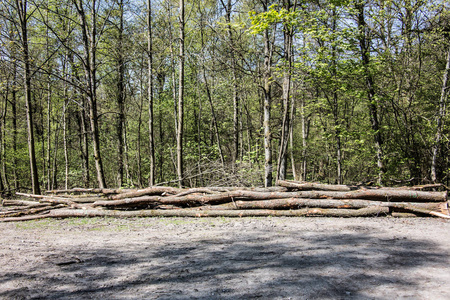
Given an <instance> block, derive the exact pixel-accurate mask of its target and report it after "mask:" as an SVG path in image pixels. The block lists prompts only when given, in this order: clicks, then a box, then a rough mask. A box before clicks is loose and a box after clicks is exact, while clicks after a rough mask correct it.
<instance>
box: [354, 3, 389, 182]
mask: <svg viewBox="0 0 450 300" xmlns="http://www.w3.org/2000/svg"><path fill="white" fill-rule="evenodd" d="M364 6H365V4H364V3H363V2H358V3H357V4H356V9H357V11H358V30H359V46H360V50H361V62H362V66H363V70H364V78H365V84H366V92H367V103H368V107H369V115H370V122H371V128H372V131H373V137H374V141H375V151H376V156H377V166H378V180H377V181H378V182H377V183H378V184H379V185H383V175H384V163H383V149H382V143H383V142H382V137H381V131H380V125H379V120H378V105H377V102H376V99H375V88H374V82H373V75H372V72H371V71H370V40H368V38H369V37H368V34H367V31H368V29H367V24H366V21H365V15H364Z"/></svg>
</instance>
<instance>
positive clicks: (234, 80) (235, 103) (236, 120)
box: [222, 0, 240, 170]
mask: <svg viewBox="0 0 450 300" xmlns="http://www.w3.org/2000/svg"><path fill="white" fill-rule="evenodd" d="M222 6H223V7H224V9H225V20H226V22H227V31H228V43H229V45H228V48H229V49H230V60H231V67H232V74H231V75H232V85H233V146H234V149H233V153H232V160H233V161H232V167H233V170H234V168H235V166H236V161H237V160H238V157H239V135H240V134H239V133H240V130H239V95H238V78H237V62H236V57H235V54H234V46H235V45H234V37H233V30H232V27H231V9H232V3H231V0H228V1H227V4H226V5H225V3H224V2H223V1H222Z"/></svg>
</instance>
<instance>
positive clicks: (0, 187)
mask: <svg viewBox="0 0 450 300" xmlns="http://www.w3.org/2000/svg"><path fill="white" fill-rule="evenodd" d="M9 86H10V84H9V83H6V89H5V90H4V95H5V97H4V99H5V101H4V106H3V107H2V110H1V116H0V168H1V172H0V193H2V192H3V191H4V190H5V187H6V186H8V183H7V182H8V181H7V177H6V174H7V172H6V163H5V162H6V158H5V143H6V141H5V134H4V132H5V129H6V113H7V110H8V96H9Z"/></svg>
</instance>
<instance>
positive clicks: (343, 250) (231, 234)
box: [0, 217, 450, 299]
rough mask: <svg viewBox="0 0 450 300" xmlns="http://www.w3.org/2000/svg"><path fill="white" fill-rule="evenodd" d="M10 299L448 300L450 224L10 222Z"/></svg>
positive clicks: (5, 251) (5, 234)
mask: <svg viewBox="0 0 450 300" xmlns="http://www.w3.org/2000/svg"><path fill="white" fill-rule="evenodd" d="M0 245H1V247H0V299H255V298H258V299H450V221H448V220H443V219H438V218H411V219H396V218H350V219H341V218H285V217H280V218H278V217H277V218H204V219H203V218H202V219H195V218H134V219H113V218H93V219H64V220H50V219H49V220H39V221H28V222H21V223H0Z"/></svg>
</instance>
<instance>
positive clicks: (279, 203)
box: [210, 198, 447, 211]
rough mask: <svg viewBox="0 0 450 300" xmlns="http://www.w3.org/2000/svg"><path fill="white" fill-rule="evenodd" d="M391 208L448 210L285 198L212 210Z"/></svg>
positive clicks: (423, 205) (410, 204)
mask: <svg viewBox="0 0 450 300" xmlns="http://www.w3.org/2000/svg"><path fill="white" fill-rule="evenodd" d="M373 206H378V207H391V208H401V209H405V210H408V209H409V210H414V209H426V210H433V211H441V210H443V211H445V210H446V209H447V207H446V206H447V203H446V202H437V203H415V202H402V203H392V202H383V201H372V200H361V199H349V200H340V199H299V198H285V199H273V200H261V201H241V200H238V201H233V202H231V203H227V204H222V205H217V206H211V207H210V208H213V207H217V209H225V208H229V209H298V208H303V207H315V208H339V209H343V208H344V209H359V208H365V207H373Z"/></svg>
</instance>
